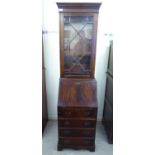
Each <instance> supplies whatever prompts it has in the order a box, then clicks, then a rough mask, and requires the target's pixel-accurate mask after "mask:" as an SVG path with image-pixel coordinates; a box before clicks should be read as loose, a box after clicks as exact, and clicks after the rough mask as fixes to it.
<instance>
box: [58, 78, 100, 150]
mask: <svg viewBox="0 0 155 155" xmlns="http://www.w3.org/2000/svg"><path fill="white" fill-rule="evenodd" d="M96 117H97V98H96V80H95V79H93V80H92V79H76V78H70V79H69V80H68V79H66V78H61V79H60V88H59V102H58V135H59V141H58V150H61V149H63V148H74V149H79V148H80V149H81V148H83V149H89V150H90V151H94V150H95V131H96Z"/></svg>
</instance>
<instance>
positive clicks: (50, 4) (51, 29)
mask: <svg viewBox="0 0 155 155" xmlns="http://www.w3.org/2000/svg"><path fill="white" fill-rule="evenodd" d="M56 2H58V1H51V0H43V32H44V33H43V42H44V54H45V67H46V89H47V101H48V117H49V119H57V101H58V86H59V77H60V64H59V63H60V62H59V56H60V55H59V21H58V19H59V14H58V8H57V5H56ZM61 2H64V1H62V0H61ZM67 2H69V1H67ZM74 2H75V1H74ZM76 2H80V1H76ZM82 2H94V1H90V0H89V1H86V0H85V1H84V0H83V1H82ZM95 2H96V1H95ZM98 2H101V1H98ZM110 3H111V2H110V1H108V0H107V1H106V0H105V1H104V3H102V5H101V8H100V13H99V23H98V34H97V49H96V53H97V54H96V68H95V78H96V80H97V85H98V87H97V91H98V96H97V97H98V120H101V119H102V113H103V105H104V93H105V82H106V68H107V62H108V50H109V39H108V37H107V36H106V35H105V34H109V33H111V31H112V25H113V24H112V23H111V22H112V21H111V20H110V17H111V15H112V14H111V9H110V8H111V5H110Z"/></svg>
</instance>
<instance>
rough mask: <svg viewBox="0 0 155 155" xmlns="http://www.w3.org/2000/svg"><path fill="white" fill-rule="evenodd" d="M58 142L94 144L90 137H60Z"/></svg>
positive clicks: (65, 143)
mask: <svg viewBox="0 0 155 155" xmlns="http://www.w3.org/2000/svg"><path fill="white" fill-rule="evenodd" d="M59 143H61V144H62V145H70V146H73V145H76V146H77V145H83V146H89V145H94V143H95V141H94V139H91V138H60V141H59Z"/></svg>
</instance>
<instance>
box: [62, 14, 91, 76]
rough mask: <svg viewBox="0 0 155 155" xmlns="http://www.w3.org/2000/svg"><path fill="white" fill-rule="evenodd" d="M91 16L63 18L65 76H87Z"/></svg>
mask: <svg viewBox="0 0 155 155" xmlns="http://www.w3.org/2000/svg"><path fill="white" fill-rule="evenodd" d="M92 31H93V17H92V16H65V17H64V55H65V58H64V63H65V67H64V72H65V74H67V75H89V74H90V54H91V52H92Z"/></svg>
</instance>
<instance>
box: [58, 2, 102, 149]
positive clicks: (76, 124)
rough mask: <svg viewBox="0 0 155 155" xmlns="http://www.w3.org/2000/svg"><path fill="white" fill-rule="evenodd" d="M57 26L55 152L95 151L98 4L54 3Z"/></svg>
mask: <svg viewBox="0 0 155 155" xmlns="http://www.w3.org/2000/svg"><path fill="white" fill-rule="evenodd" d="M57 5H58V8H59V17H60V18H59V23H60V83H59V99H58V150H62V149H63V148H74V149H89V150H90V151H95V131H96V118H97V91H96V90H97V84H96V80H95V79H94V71H95V56H96V37H97V21H98V10H99V7H100V3H57Z"/></svg>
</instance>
